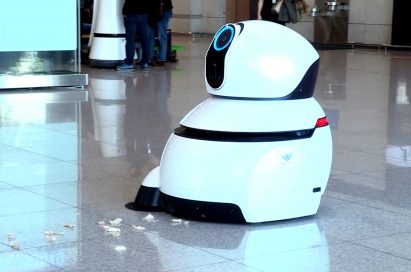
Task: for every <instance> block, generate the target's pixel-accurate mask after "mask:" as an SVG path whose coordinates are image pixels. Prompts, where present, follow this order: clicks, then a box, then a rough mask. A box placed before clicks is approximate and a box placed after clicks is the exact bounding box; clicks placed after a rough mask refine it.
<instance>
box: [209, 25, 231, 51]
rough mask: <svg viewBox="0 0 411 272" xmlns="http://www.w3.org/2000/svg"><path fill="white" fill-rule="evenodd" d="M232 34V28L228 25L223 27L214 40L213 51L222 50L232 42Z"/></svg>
mask: <svg viewBox="0 0 411 272" xmlns="http://www.w3.org/2000/svg"><path fill="white" fill-rule="evenodd" d="M234 33H235V31H234V27H232V26H230V25H228V26H225V27H223V28H222V29H221V30H220V31H219V32H218V33H217V34H216V36H215V38H214V42H213V47H214V49H215V50H216V51H221V50H224V49H225V48H226V47H227V46H228V45H229V44H230V43H231V41H232V40H233V38H234Z"/></svg>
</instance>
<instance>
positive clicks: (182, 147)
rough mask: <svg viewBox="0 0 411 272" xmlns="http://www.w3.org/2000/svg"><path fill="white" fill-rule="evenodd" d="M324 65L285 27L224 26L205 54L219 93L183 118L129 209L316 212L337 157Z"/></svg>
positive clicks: (232, 215)
mask: <svg viewBox="0 0 411 272" xmlns="http://www.w3.org/2000/svg"><path fill="white" fill-rule="evenodd" d="M318 66H319V55H318V54H317V52H316V51H315V49H314V48H313V47H312V46H311V44H310V43H309V42H308V41H307V40H305V39H304V38H303V37H302V36H300V35H299V34H298V33H296V32H294V31H293V30H291V29H289V28H286V27H284V26H282V25H279V24H275V23H271V22H266V21H244V22H240V23H235V24H227V25H225V26H223V27H222V28H221V29H220V30H219V31H218V32H217V34H216V35H215V37H214V39H213V41H212V42H211V45H210V47H209V49H208V52H207V54H206V57H205V81H206V85H207V90H208V93H209V94H210V95H211V96H210V97H209V98H208V99H207V100H205V101H204V102H202V103H201V104H200V105H198V106H197V107H196V108H194V109H193V110H192V111H191V112H190V113H188V114H187V115H186V116H185V117H184V118H183V120H182V121H181V123H180V125H181V126H180V127H178V128H177V129H175V131H174V133H173V134H172V135H171V136H170V138H169V140H168V142H167V144H166V147H165V149H164V152H163V155H162V158H161V163H160V166H159V167H157V168H155V169H153V170H152V171H151V172H150V173H149V174H148V175H147V177H146V178H145V179H144V181H143V183H142V186H141V187H140V189H139V192H138V194H137V196H136V200H135V202H134V203H131V204H128V206H129V207H131V208H132V207H134V208H144V207H159V208H162V209H165V210H166V211H168V212H170V213H172V214H174V215H176V216H181V217H188V218H194V219H201V220H211V221H225V222H250V223H256V222H266V221H274V220H283V219H290V218H296V217H303V216H308V215H313V214H316V213H317V210H318V207H319V205H320V200H321V197H322V195H323V193H324V190H325V188H326V185H327V182H328V178H329V174H330V169H331V160H332V139H331V131H330V126H329V124H328V121H327V119H326V116H325V113H324V111H323V110H322V108H321V106H320V105H319V104H318V102H317V101H316V100H315V99H314V98H313V97H312V95H313V92H314V87H315V82H316V78H317V72H318Z"/></svg>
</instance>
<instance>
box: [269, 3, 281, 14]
mask: <svg viewBox="0 0 411 272" xmlns="http://www.w3.org/2000/svg"><path fill="white" fill-rule="evenodd" d="M283 2H284V0H278V1H277V2H275V3H274V4H273V5H272V7H271V13H272V14H279V13H280V10H281V6H282V5H283Z"/></svg>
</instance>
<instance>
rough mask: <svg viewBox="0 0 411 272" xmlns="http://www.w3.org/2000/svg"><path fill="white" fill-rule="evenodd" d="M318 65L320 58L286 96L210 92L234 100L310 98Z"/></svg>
mask: <svg viewBox="0 0 411 272" xmlns="http://www.w3.org/2000/svg"><path fill="white" fill-rule="evenodd" d="M319 66H320V59H317V60H316V61H315V62H314V63H313V64H311V66H310V68H308V70H307V72H306V73H305V75H304V76H303V78H302V79H301V81H300V83H298V85H297V87H296V88H295V89H294V90H293V91H292V92H291V93H289V94H288V95H286V96H282V97H275V98H264V97H262V98H255V97H235V96H222V95H218V94H212V96H216V97H224V98H230V99H236V100H297V99H305V98H310V97H312V96H313V94H314V89H315V83H316V81H317V74H318V68H319ZM220 86H221V85H220ZM211 87H213V86H211ZM215 91H216V92H218V89H216V90H215Z"/></svg>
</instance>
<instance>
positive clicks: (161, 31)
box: [157, 10, 172, 62]
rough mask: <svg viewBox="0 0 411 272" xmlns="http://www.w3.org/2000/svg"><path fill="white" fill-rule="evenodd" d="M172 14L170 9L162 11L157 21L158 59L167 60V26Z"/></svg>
mask: <svg viewBox="0 0 411 272" xmlns="http://www.w3.org/2000/svg"><path fill="white" fill-rule="evenodd" d="M171 16H172V13H171V11H169V10H167V11H164V13H163V16H162V17H161V20H160V21H159V22H158V24H157V25H158V27H157V28H158V42H159V54H158V59H159V60H160V61H163V62H164V61H166V60H167V28H168V23H169V21H170V18H171Z"/></svg>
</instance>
